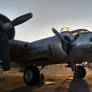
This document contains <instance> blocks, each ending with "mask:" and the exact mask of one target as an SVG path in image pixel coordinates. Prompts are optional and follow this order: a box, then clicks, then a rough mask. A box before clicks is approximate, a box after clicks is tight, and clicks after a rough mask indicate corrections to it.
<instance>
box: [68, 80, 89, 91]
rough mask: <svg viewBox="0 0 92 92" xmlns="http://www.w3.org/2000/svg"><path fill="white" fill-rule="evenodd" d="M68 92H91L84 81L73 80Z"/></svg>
mask: <svg viewBox="0 0 92 92" xmlns="http://www.w3.org/2000/svg"><path fill="white" fill-rule="evenodd" d="M67 92H90V89H89V86H88V84H87V83H86V81H85V80H84V79H81V80H80V79H73V80H72V81H71V83H70V86H69V90H68V91H67Z"/></svg>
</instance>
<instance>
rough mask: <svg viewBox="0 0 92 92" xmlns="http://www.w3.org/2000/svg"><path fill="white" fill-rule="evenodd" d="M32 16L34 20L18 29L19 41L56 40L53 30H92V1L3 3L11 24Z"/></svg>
mask: <svg viewBox="0 0 92 92" xmlns="http://www.w3.org/2000/svg"><path fill="white" fill-rule="evenodd" d="M29 12H31V13H33V18H32V19H30V20H28V21H27V22H25V23H23V24H21V25H19V26H17V27H15V29H16V37H15V39H17V40H23V41H28V42H33V41H35V40H39V39H43V38H46V37H49V36H53V35H54V34H53V33H52V27H55V28H56V29H57V30H58V31H60V29H62V28H63V27H70V28H71V29H72V30H74V29H79V28H85V29H88V30H90V31H91V30H92V0H0V13H1V14H4V15H6V16H7V17H8V18H10V19H11V20H13V19H14V18H16V17H18V16H21V15H23V14H26V13H29Z"/></svg>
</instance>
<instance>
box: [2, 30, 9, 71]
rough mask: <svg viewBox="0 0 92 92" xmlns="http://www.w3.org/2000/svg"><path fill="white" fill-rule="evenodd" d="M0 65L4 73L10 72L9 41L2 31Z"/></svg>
mask: <svg viewBox="0 0 92 92" xmlns="http://www.w3.org/2000/svg"><path fill="white" fill-rule="evenodd" d="M0 65H1V66H2V68H3V70H4V71H9V70H10V53H9V39H8V36H7V34H6V32H4V31H3V30H1V31H0Z"/></svg>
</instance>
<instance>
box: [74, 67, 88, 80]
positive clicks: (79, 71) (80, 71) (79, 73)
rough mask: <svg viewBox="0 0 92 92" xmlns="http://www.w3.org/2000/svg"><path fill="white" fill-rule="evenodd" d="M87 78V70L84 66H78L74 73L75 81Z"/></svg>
mask: <svg viewBox="0 0 92 92" xmlns="http://www.w3.org/2000/svg"><path fill="white" fill-rule="evenodd" d="M85 76H86V69H85V68H84V67H83V66H77V67H76V71H75V73H74V76H73V77H74V79H82V78H84V77H85Z"/></svg>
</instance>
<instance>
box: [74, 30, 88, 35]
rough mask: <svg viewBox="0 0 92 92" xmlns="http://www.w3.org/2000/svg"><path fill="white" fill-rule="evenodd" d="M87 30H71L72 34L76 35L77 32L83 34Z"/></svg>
mask: <svg viewBox="0 0 92 92" xmlns="http://www.w3.org/2000/svg"><path fill="white" fill-rule="evenodd" d="M88 32H89V31H88V30H87V29H77V30H74V31H72V35H76V34H77V33H80V34H84V33H88Z"/></svg>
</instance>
